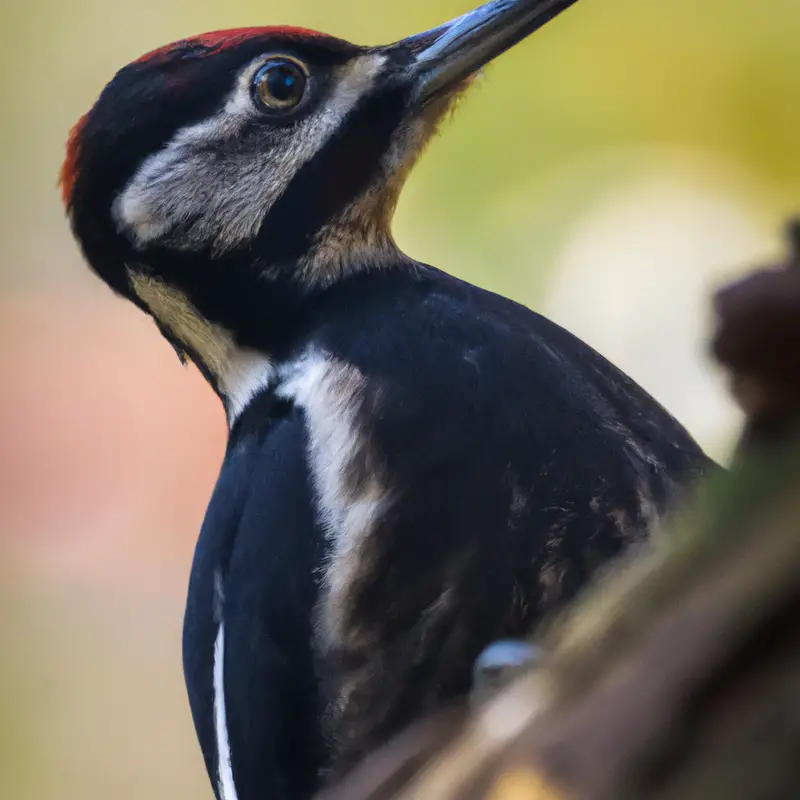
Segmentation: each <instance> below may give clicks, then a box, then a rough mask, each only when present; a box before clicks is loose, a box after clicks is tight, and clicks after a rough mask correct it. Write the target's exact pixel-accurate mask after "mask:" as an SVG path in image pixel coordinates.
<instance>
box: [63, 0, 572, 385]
mask: <svg viewBox="0 0 800 800" xmlns="http://www.w3.org/2000/svg"><path fill="white" fill-rule="evenodd" d="M573 2H575V0H527V1H526V0H495V1H494V2H490V3H488V4H486V5H485V6H482V7H481V8H479V9H477V10H475V11H473V12H471V13H468V14H466V15H464V16H463V17H460V18H459V19H456V20H454V21H453V22H451V23H449V24H446V25H443V26H441V27H439V28H436V29H434V30H431V31H428V32H426V33H423V34H420V35H417V36H412V37H410V38H408V39H404V40H402V41H400V42H398V43H396V44H393V45H389V46H383V47H359V46H356V45H352V44H349V43H347V42H345V41H342V40H340V39H335V38H332V37H330V36H325V35H323V34H318V33H314V32H311V31H306V30H300V29H295V28H248V29H241V30H231V31H221V32H216V33H209V34H205V35H202V36H196V37H194V38H190V39H185V40H182V41H179V42H176V43H174V44H171V45H168V46H166V47H163V48H161V49H159V50H156V51H154V52H152V53H149V54H147V55H145V56H143V57H142V58H140V59H138V60H137V61H135V62H133V63H132V64H129V65H128V66H126V67H124V68H123V69H121V70H120V71H119V72H118V73H117V75H116V76H115V77H114V79H113V80H112V81H111V82H110V83H109V84H108V85H107V86H106V87H105V89H104V90H103V92H102V94H101V95H100V97H99V99H98V100H97V102H96V103H95V105H94V107H93V108H92V109H91V110H90V111H89V113H88V114H86V116H84V117H83V118H82V119H81V120H80V122H79V123H78V124H77V125H76V127H75V128H74V130H73V132H72V134H71V137H70V140H69V144H68V153H67V158H66V161H65V163H64V167H63V170H62V179H61V182H62V189H63V196H64V202H65V205H66V207H67V210H68V213H69V217H70V220H71V224H72V228H73V231H74V233H75V235H76V237H77V239H78V241H79V242H80V245H81V247H82V249H83V252H84V254H85V256H86V258H87V260H88V262H89V263H90V265H91V266H92V268H93V269H94V270H95V271H96V272H97V273H98V274H99V275H100V277H101V278H103V279H104V280H105V281H106V282H107V283H108V284H109V285H110V286H111V287H112V288H114V289H115V290H116V291H118V292H120V293H122V294H124V295H125V296H127V297H128V298H129V299H131V300H133V301H134V302H135V303H137V304H138V305H140V306H141V307H142V308H144V309H145V310H146V311H147V312H148V313H150V314H151V315H152V316H153V317H154V318H155V319H156V322H157V323H158V324H159V326H160V327H161V329H162V331H163V332H164V333H165V334H166V335H167V336H168V337H169V338H170V339H171V340H172V341H173V344H176V346H178V347H180V348H181V349H182V350H184V351H186V352H188V353H189V354H190V355H191V356H192V357H193V358H194V359H195V360H198V356H199V360H200V361H205V362H207V361H208V356H207V355H206V354H204V353H198V352H196V351H197V348H198V346H200V345H202V343H200V345H199V344H198V341H197V339H198V336H197V335H196V333H197V332H196V330H195V331H194V333H193V326H194V327H196V324H195V323H196V321H197V320H198V319H200V320H201V321H202V325H206V324H210V325H213V326H216V327H217V328H219V330H224V331H227V332H228V333H229V334H230V336H232V337H233V338H234V339H236V340H237V341H238V342H239V343H240V344H242V343H243V344H247V345H249V346H253V345H254V344H255V342H253V341H252V339H253V337H254V335H255V328H256V327H258V325H259V324H262V323H263V322H264V316H265V309H264V307H263V305H262V304H260V303H261V300H262V299H263V293H264V291H266V290H267V289H269V290H271V291H273V294H274V296H275V297H279V298H281V300H280V302H279V303H278V306H279V307H280V308H283V309H286V308H288V307H289V306H290V305H291V299H292V298H293V297H295V296H297V295H299V294H303V293H308V292H310V291H313V290H314V289H318V288H320V287H325V286H329V285H330V284H332V283H335V282H336V281H337V280H339V279H340V278H342V277H343V276H346V275H348V274H350V273H352V272H355V271H360V270H369V269H381V268H387V267H394V266H398V265H404V264H409V263H410V261H409V260H408V259H406V258H405V257H404V256H402V255H401V254H400V252H399V251H398V249H397V247H396V246H395V244H394V241H393V239H392V235H391V230H390V224H391V218H392V214H393V211H394V208H395V204H396V202H397V198H398V194H399V192H400V189H401V188H402V185H403V182H404V181H405V178H406V176H407V174H408V171H409V169H410V167H411V166H412V164H413V163H414V161H415V159H416V158H417V156H418V155H419V153H420V152H421V150H422V149H423V147H424V146H425V144H426V142H427V141H428V140H429V139H430V138H431V136H432V135H433V133H434V131H435V129H436V127H437V125H438V123H439V122H440V121H441V119H442V117H443V115H444V114H445V113H446V112H447V110H448V108H449V107H450V106H451V105H452V103H453V100H454V98H455V97H457V96H458V95H459V93H460V92H461V91H462V90H463V89H464V88H465V87H466V86H467V85H468V84H469V82H470V80H471V77H472V76H473V75H474V74H475V73H476V71H478V70H480V68H481V67H482V66H483V65H485V64H486V63H487V62H488V61H489V60H491V59H492V58H494V57H495V56H496V55H498V54H499V53H501V52H502V51H504V50H506V49H507V48H509V47H510V46H512V45H513V44H514V43H516V42H518V41H519V40H520V39H522V38H524V37H525V36H527V35H528V34H529V33H531V32H532V31H533V30H535V29H536V28H538V27H540V26H541V25H543V24H544V23H545V22H546V21H548V20H549V19H551V18H553V17H554V16H556V14H558V13H559V12H560V11H562V10H563V9H565V8H566V7H568V6H569V5H571V4H572V3H573ZM253 317H255V318H257V319H258V320H259V321H258V322H256V321H255V320H253ZM201 338H202V337H201ZM242 340H243V341H242ZM201 349H202V348H201ZM205 366H206V367H207V368H208V367H209V366H210V367H211V372H212V373H213V371H214V369H213V364H212V365H209V364H208V363H205ZM211 377H213V376H211Z"/></svg>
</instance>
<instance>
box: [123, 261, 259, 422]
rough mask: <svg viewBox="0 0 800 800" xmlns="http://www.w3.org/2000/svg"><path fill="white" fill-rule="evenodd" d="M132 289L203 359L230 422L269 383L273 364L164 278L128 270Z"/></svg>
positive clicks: (167, 326) (170, 329)
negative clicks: (222, 399)
mask: <svg viewBox="0 0 800 800" xmlns="http://www.w3.org/2000/svg"><path fill="white" fill-rule="evenodd" d="M129 275H130V279H131V285H132V287H133V290H134V291H135V292H136V294H137V295H138V296H139V298H140V299H141V300H143V301H144V303H145V304H146V305H147V307H148V308H149V309H150V312H151V313H152V314H153V316H154V317H155V318H156V319H157V320H158V321H159V322H160V323H161V324H162V325H163V326H164V327H165V328H167V330H169V331H170V332H171V333H172V334H173V335H174V336H175V337H176V338H177V339H178V340H179V341H180V342H182V343H183V344H184V345H185V346H186V347H187V349H189V350H191V351H192V352H193V353H195V354H196V355H197V357H198V358H199V359H200V360H201V361H202V362H203V366H204V367H205V368H206V369H207V370H208V371H209V372H210V373H211V375H212V376H213V377H214V379H215V381H216V384H217V391H218V392H219V393H220V394H221V395H222V396H223V397H224V399H225V403H226V406H227V412H228V423H229V425H233V423H234V422H235V421H236V419H237V418H238V416H239V415H240V414H241V413H242V411H244V409H245V407H246V406H247V404H248V403H249V402H250V400H252V398H253V397H254V396H255V395H256V393H257V392H259V391H260V390H261V389H263V388H265V387H267V386H269V384H270V383H271V381H272V379H273V377H274V375H275V367H274V365H273V363H272V361H271V360H270V359H269V357H268V356H266V355H265V354H264V353H260V352H258V351H256V350H251V349H249V348H246V347H241V346H239V345H238V344H237V343H236V342H235V340H234V338H233V335H232V334H231V332H230V331H228V330H227V329H226V328H223V327H222V326H221V325H215V324H214V323H212V322H209V321H208V320H207V319H205V318H204V317H203V316H202V315H201V314H200V312H199V311H198V310H197V309H196V308H194V306H193V305H192V304H191V302H189V299H188V298H187V297H186V295H185V294H184V293H183V292H181V291H180V290H179V289H176V288H175V287H174V286H170V285H169V284H167V283H164V281H161V280H159V279H158V278H154V277H152V276H150V275H145V274H142V273H139V272H135V271H134V270H129Z"/></svg>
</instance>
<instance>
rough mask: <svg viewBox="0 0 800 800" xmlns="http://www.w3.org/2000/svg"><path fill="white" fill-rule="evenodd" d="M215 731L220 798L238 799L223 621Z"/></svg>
mask: <svg viewBox="0 0 800 800" xmlns="http://www.w3.org/2000/svg"><path fill="white" fill-rule="evenodd" d="M214 732H215V733H216V736H217V788H218V790H219V796H220V800H237V797H238V795H237V794H236V783H235V782H234V780H233V767H232V766H231V746H230V742H229V741H228V720H227V714H226V710H225V625H224V624H223V623H222V622H221V621H220V624H219V629H218V630H217V639H216V641H215V642H214Z"/></svg>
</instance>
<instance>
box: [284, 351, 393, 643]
mask: <svg viewBox="0 0 800 800" xmlns="http://www.w3.org/2000/svg"><path fill="white" fill-rule="evenodd" d="M368 391H374V388H373V389H370V387H369V385H368V384H367V381H366V379H365V378H364V376H363V375H362V374H361V373H360V372H359V371H358V370H357V369H356V368H355V367H354V366H353V365H352V364H347V363H345V362H341V361H338V360H336V359H334V358H332V357H329V356H327V355H325V354H324V353H319V352H313V351H312V352H310V353H308V354H307V355H305V356H303V357H302V358H300V359H299V360H298V361H297V362H294V363H293V364H290V365H287V366H286V367H284V368H282V369H281V374H280V378H279V385H278V389H277V393H278V395H279V396H281V397H284V398H287V399H290V400H291V401H292V402H293V403H294V404H295V405H297V406H298V407H300V408H302V409H303V411H304V412H305V415H306V425H307V430H308V456H309V465H310V469H311V476H312V482H313V486H314V493H315V495H316V502H317V512H318V515H319V519H320V522H321V523H322V525H323V527H324V530H325V532H326V535H327V536H328V538H329V541H330V545H331V551H330V555H329V557H328V559H327V562H326V564H325V566H324V571H323V576H322V577H323V595H322V599H321V602H320V609H319V610H320V616H319V623H320V626H321V631H320V633H321V634H322V639H323V641H322V645H323V646H324V647H330V646H335V645H336V644H337V643H341V642H342V641H343V640H344V639H345V637H346V633H347V627H348V620H349V616H350V615H349V608H350V598H351V589H352V588H353V587H354V586H356V585H357V584H358V583H359V577H360V576H361V575H363V573H364V571H365V570H368V569H369V564H368V563H367V561H366V559H365V555H364V544H365V543H366V541H367V539H368V537H369V536H370V535H371V534H372V533H373V531H374V530H375V528H376V527H377V525H378V523H379V522H380V519H381V518H382V516H383V514H384V512H385V511H386V510H387V509H388V508H389V506H390V504H391V493H390V491H389V490H388V488H387V485H386V482H385V480H384V478H383V476H382V475H381V474H380V469H379V468H378V465H377V464H376V460H375V459H374V458H373V457H371V454H370V451H369V441H368V432H367V431H365V430H364V428H363V427H361V426H360V425H359V421H358V413H359V410H360V408H361V405H362V402H363V400H364V397H365V394H366V392H368ZM365 467H366V469H365Z"/></svg>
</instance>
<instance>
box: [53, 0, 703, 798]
mask: <svg viewBox="0 0 800 800" xmlns="http://www.w3.org/2000/svg"><path fill="white" fill-rule="evenodd" d="M571 3H572V0H556V2H547V0H527V1H526V0H496V1H495V2H493V3H489V4H488V5H487V6H484V7H482V8H481V9H478V10H476V11H475V12H472V14H470V15H467V16H465V17H462V18H460V19H459V20H456V21H454V22H453V23H450V24H448V25H445V26H442V27H441V28H438V29H436V30H434V31H431V32H428V33H426V34H422V35H420V36H416V37H411V38H409V39H407V40H403V41H401V42H399V43H397V44H395V45H391V46H388V47H381V48H362V47H356V46H354V45H350V44H348V43H346V42H342V41H340V40H336V39H331V38H330V37H325V36H322V35H319V34H312V33H310V32H308V31H298V30H296V29H285V28H280V29H278V28H258V29H248V30H244V31H224V32H220V33H215V34H207V35H204V36H200V37H195V38H193V39H190V40H186V41H184V42H180V43H177V44H175V45H172V46H169V47H167V48H163V49H162V50H160V51H157V52H156V53H154V54H150V55H149V56H147V57H144V58H143V59H140V60H139V61H138V62H136V63H134V64H133V65H130V66H128V67H126V68H124V69H123V70H121V71H120V73H119V74H118V75H117V77H116V78H115V79H114V80H113V81H112V82H111V83H110V84H109V85H108V86H107V87H106V89H105V90H104V91H103V93H102V95H101V97H100V99H99V100H98V102H97V104H96V105H95V106H94V108H93V109H92V110H91V111H90V112H89V114H88V115H87V116H86V117H85V118H84V119H83V120H82V121H81V123H79V125H78V126H77V127H76V129H75V132H74V133H73V136H72V138H71V141H70V145H69V151H68V157H67V161H66V163H65V167H64V171H63V175H62V179H63V184H64V197H65V201H66V204H67V208H68V211H69V214H70V220H71V224H72V227H73V230H74V232H75V235H76V237H77V239H78V241H79V242H80V245H81V247H82V249H83V252H84V254H85V255H86V258H87V260H88V262H89V263H90V265H91V267H92V268H93V269H94V271H95V272H96V273H97V274H98V275H99V276H100V277H101V278H102V279H103V280H105V281H106V282H107V283H108V284H109V285H110V286H111V287H112V288H113V289H114V290H116V291H117V292H118V293H120V294H121V295H123V296H124V297H126V298H128V299H129V300H131V301H132V302H134V303H136V304H137V305H138V306H139V307H141V308H142V309H143V310H144V311H145V312H146V313H148V314H150V315H151V316H152V317H153V318H154V320H155V322H156V324H157V325H158V328H159V330H160V331H161V332H162V333H163V334H164V335H165V336H166V338H167V339H168V340H169V341H170V342H171V343H172V344H173V345H174V346H175V347H176V349H177V350H178V351H179V353H182V354H186V355H188V357H189V358H191V360H192V361H193V362H194V363H195V364H196V365H197V366H198V367H199V368H200V369H201V371H202V372H203V374H204V375H205V376H206V377H207V379H208V380H209V383H210V384H211V385H212V386H213V388H214V389H215V390H216V392H217V393H218V394H219V395H220V397H221V399H222V401H223V403H224V405H225V408H226V411H227V414H228V419H229V423H230V438H229V443H228V449H227V452H226V456H225V460H224V464H223V466H222V470H221V473H220V476H219V481H218V483H217V486H216V489H215V491H214V495H213V497H212V499H211V502H210V505H209V508H208V513H207V516H206V520H205V522H204V525H203V529H202V532H201V535H200V538H199V541H198V545H197V551H196V556H195V561H194V565H193V568H192V575H191V580H190V585H189V593H188V601H187V609H186V620H185V634H184V668H185V674H186V682H187V687H188V692H189V699H190V703H191V707H192V712H193V716H194V720H195V725H196V729H197V734H198V738H199V740H200V744H201V747H202V750H203V754H204V757H205V760H206V766H207V768H208V772H209V776H210V777H211V780H212V783H213V784H214V789H215V792H216V794H217V797H218V798H219V800H261V798H265V797H268V798H271V799H274V800H298V799H299V798H305V797H309V796H310V795H311V794H312V793H313V791H314V790H315V789H316V788H317V787H318V786H319V785H320V783H321V782H322V781H323V780H328V779H330V778H331V777H332V776H335V775H338V774H341V772H343V771H344V770H346V769H347V768H348V767H349V766H351V765H352V764H353V763H354V762H355V761H357V760H358V759H359V758H361V757H363V755H364V754H365V753H367V752H368V751H369V750H370V749H371V748H373V747H375V746H377V745H379V744H380V743H382V742H384V741H385V740H386V739H387V738H388V737H390V736H391V735H392V734H393V733H395V732H396V731H398V730H400V729H401V728H402V727H403V726H405V725H406V724H407V723H408V722H410V721H411V720H413V719H414V718H416V717H418V716H419V715H421V714H424V713H427V712H429V711H433V710H435V709H437V708H440V707H441V706H442V705H443V704H446V703H448V702H450V701H452V700H455V699H457V698H459V697H463V696H464V695H465V694H467V693H468V691H469V689H470V680H471V673H472V668H473V662H474V660H475V658H476V657H477V656H478V654H479V653H480V652H481V650H483V648H484V647H485V646H486V645H487V644H488V643H489V642H491V641H492V640H495V639H499V638H505V637H518V636H523V635H525V634H527V633H529V632H530V631H531V630H532V629H533V628H534V626H535V625H536V624H537V622H539V621H540V620H541V619H542V618H543V616H544V615H546V614H548V613H550V612H552V611H554V610H556V609H558V608H559V607H561V606H562V605H563V604H564V603H565V602H567V601H568V600H569V599H571V598H572V597H574V596H575V594H576V593H577V592H579V591H580V589H581V588H582V587H583V586H584V585H585V584H586V582H587V580H588V579H589V577H590V576H591V575H592V573H593V572H594V570H596V569H597V568H598V567H599V566H601V565H602V564H604V563H606V562H607V561H608V560H609V559H611V558H613V557H614V556H616V555H617V554H618V553H620V552H621V551H622V550H623V549H624V548H625V547H627V546H628V545H630V544H631V543H633V542H639V541H642V540H644V539H645V538H646V537H647V535H648V532H649V531H650V529H651V527H652V525H653V524H654V523H656V522H657V521H658V519H659V518H660V517H661V516H662V515H663V514H665V513H666V512H667V510H668V509H669V508H670V507H672V506H673V505H674V504H675V503H676V502H677V501H678V500H679V498H680V497H681V496H682V495H683V494H684V493H685V492H687V491H689V490H690V489H691V487H692V486H693V485H694V484H695V482H696V481H697V480H698V479H699V478H700V477H701V476H702V474H703V473H705V472H706V471H707V470H708V469H710V468H712V464H711V462H710V461H709V460H708V459H707V458H706V456H705V455H704V454H703V453H702V452H701V450H700V449H699V448H698V447H697V445H696V444H695V443H694V442H693V441H692V439H691V437H690V436H689V435H688V433H687V432H686V431H685V430H684V429H683V428H682V427H681V426H680V425H679V424H678V423H677V422H676V421H675V420H674V419H673V418H672V417H671V416H670V415H669V414H668V413H667V412H666V411H665V410H664V409H663V408H662V407H661V406H660V405H659V404H658V403H657V402H656V401H655V400H653V398H651V397H650V396H649V395H647V394H646V393H645V392H644V391H643V390H642V389H641V388H640V387H638V386H637V385H636V384H635V383H634V382H633V381H631V380H630V379H629V378H627V377H626V376H625V375H624V374H622V373H621V372H620V371H619V370H618V369H616V368H615V367H614V366H612V365H611V364H610V363H609V362H608V361H606V360H605V359H604V358H602V357H601V356H600V355H599V354H597V353H596V352H594V351H593V350H592V349H591V348H590V347H589V346H587V345H586V344H584V343H582V342H581V341H579V340H578V339H576V338H575V337H574V336H572V335H571V334H569V333H568V332H567V331H565V330H563V329H562V328H560V327H559V326H557V325H555V324H553V323H552V322H549V321H548V320H546V319H545V318H543V317H541V316H540V315H538V314H536V313H534V312H532V311H530V310H528V309H526V308H524V307H523V306H520V305H518V304H517V303H514V302H512V301H511V300H508V299H505V298H503V297H500V296H498V295H495V294H492V293H491V292H487V291H483V290H481V289H478V288H476V287H474V286H471V285H469V284H467V283H465V282H463V281H460V280H458V279H456V278H454V277H451V276H449V275H448V274H446V273H444V272H442V271H440V270H438V269H435V268H433V267H430V266H426V265H424V264H421V263H418V262H416V261H414V260H412V259H411V258H409V257H408V256H406V255H404V254H403V253H402V252H401V251H400V250H399V248H397V246H396V245H395V243H394V240H393V239H392V236H391V232H390V224H391V217H392V213H393V210H394V206H395V203H396V202H397V196H398V194H399V192H400V190H401V188H402V184H403V181H404V179H405V176H406V175H407V173H408V171H409V170H410V169H411V167H412V165H413V163H414V160H415V159H416V157H417V156H418V155H419V153H420V152H421V150H422V149H423V147H424V145H425V143H426V142H427V141H428V140H429V139H430V137H431V136H432V135H433V133H434V132H435V130H436V128H437V125H438V123H439V122H440V121H441V119H442V118H443V116H444V115H445V114H446V113H447V111H448V109H449V108H450V107H451V105H452V103H453V101H454V99H455V98H456V97H457V96H458V95H459V94H460V93H461V92H462V91H463V90H464V89H465V88H466V87H467V85H468V84H469V82H470V80H471V76H472V75H473V74H474V72H475V71H476V70H477V69H479V68H480V67H481V66H482V64H483V63H485V62H486V61H487V60H488V59H489V58H491V57H493V56H494V55H496V54H498V53H499V52H501V51H502V50H503V49H505V48H507V47H508V46H511V44H513V43H514V42H515V41H517V40H519V39H520V38H522V37H523V36H524V35H526V34H527V33H529V32H531V31H532V30H534V29H535V28H536V27H538V26H539V25H541V24H543V22H545V21H547V20H548V19H550V18H551V17H552V16H554V15H555V13H557V11H559V10H561V9H563V8H566V7H567V6H569V5H571ZM274 63H280V64H282V65H283V69H284V73H281V74H295V75H301V74H302V76H303V77H302V80H300V79H298V80H297V82H296V83H288V84H286V85H285V86H284V87H283V89H285V91H284V92H283V94H284V95H285V97H289V98H290V100H291V103H290V104H289V105H286V104H285V103H284V100H285V97H284V98H283V99H280V102H278V100H276V103H275V105H274V107H271V106H270V107H265V106H264V101H263V93H262V89H263V86H261V85H260V84H259V83H258V81H259V80H260V76H261V75H262V73H263V70H264V69H267V68H268V67H269V65H270V64H274ZM292 70H294V71H295V72H294V73H292V72H291V71H292ZM298 70H300V72H298ZM280 77H281V76H280V75H278V76H273V78H274V79H275V80H279V79H280ZM295 85H296V86H301V87H302V94H300V93H299V92H298V95H297V96H296V97H294V96H292V94H291V92H292V90H293V86H295ZM268 100H269V97H268ZM295 101H296V102H295Z"/></svg>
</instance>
